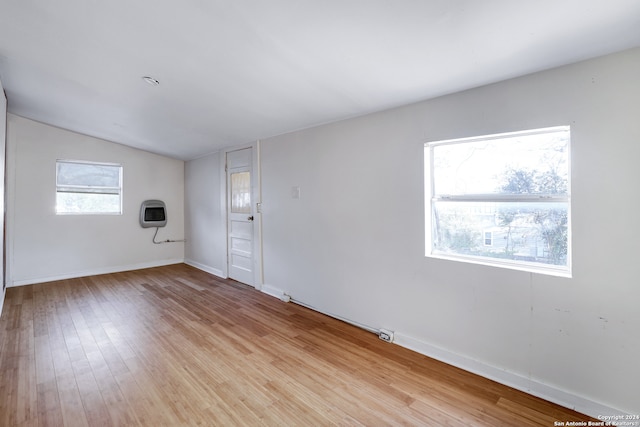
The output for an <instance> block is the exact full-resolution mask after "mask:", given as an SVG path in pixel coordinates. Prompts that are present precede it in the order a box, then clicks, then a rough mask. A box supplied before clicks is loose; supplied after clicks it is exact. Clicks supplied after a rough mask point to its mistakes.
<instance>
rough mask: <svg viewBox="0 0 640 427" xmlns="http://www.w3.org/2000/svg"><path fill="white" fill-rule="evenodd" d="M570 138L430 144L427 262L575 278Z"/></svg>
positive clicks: (558, 131)
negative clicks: (437, 260)
mask: <svg viewBox="0 0 640 427" xmlns="http://www.w3.org/2000/svg"><path fill="white" fill-rule="evenodd" d="M569 142H570V130H569V127H568V126H566V127H555V128H547V129H538V130H533V131H525V132H516V133H508V134H500V135H489V136H482V137H476V138H465V139H457V140H448V141H437V142H431V143H427V144H425V204H426V209H425V213H426V215H425V223H426V228H425V230H426V255H427V256H429V257H438V258H445V259H452V260H457V261H466V262H472V263H479V264H486V265H493V266H500V267H506V268H514V269H520V270H525V271H533V272H540V273H546V274H553V275H560V276H570V272H571V270H570V266H571V256H570V255H571V247H570V242H571V240H570V223H571V221H570V212H571V209H570V207H571V206H570V191H569V190H570V182H569V178H570V169H569V168H570V164H569V162H570V156H569Z"/></svg>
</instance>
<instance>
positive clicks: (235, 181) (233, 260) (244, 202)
mask: <svg viewBox="0 0 640 427" xmlns="http://www.w3.org/2000/svg"><path fill="white" fill-rule="evenodd" d="M251 153H252V149H251V148H246V149H243V150H236V151H231V152H228V153H227V221H228V223H227V234H228V236H227V250H228V253H229V258H228V259H229V261H228V263H229V265H228V271H229V277H230V278H231V279H234V280H237V281H239V282H242V283H246V284H247V285H251V286H253V284H254V274H253V273H254V272H253V265H254V262H253V260H254V253H253V252H254V251H253V247H254V242H253V205H252V200H251V189H252V170H251V169H252V155H251Z"/></svg>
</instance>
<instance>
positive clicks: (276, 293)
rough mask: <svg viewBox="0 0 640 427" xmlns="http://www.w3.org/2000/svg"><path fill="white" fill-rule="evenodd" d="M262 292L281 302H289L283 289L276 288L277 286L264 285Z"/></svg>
mask: <svg viewBox="0 0 640 427" xmlns="http://www.w3.org/2000/svg"><path fill="white" fill-rule="evenodd" d="M260 291H261V292H262V293H265V294H267V295H271V296H272V297H274V298H278V299H279V300H282V301H287V302H288V301H289V296H288V295H287V294H286V293H285V292H284V291H283V290H282V289H280V288H276V287H275V286H272V285H267V284H266V283H263V284H262V288H261V289H260Z"/></svg>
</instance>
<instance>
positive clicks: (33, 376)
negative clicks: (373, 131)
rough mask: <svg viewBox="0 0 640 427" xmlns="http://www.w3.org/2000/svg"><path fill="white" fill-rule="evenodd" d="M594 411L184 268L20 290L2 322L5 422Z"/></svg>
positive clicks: (315, 419)
mask: <svg viewBox="0 0 640 427" xmlns="http://www.w3.org/2000/svg"><path fill="white" fill-rule="evenodd" d="M587 419H588V418H587V417H586V416H584V415H581V414H578V413H576V412H573V411H570V410H568V409H564V408H562V407H559V406H556V405H553V404H551V403H548V402H545V401H543V400H541V399H538V398H535V397H532V396H529V395H527V394H524V393H521V392H518V391H515V390H513V389H510V388H508V387H505V386H502V385H499V384H497V383H495V382H492V381H490V380H487V379H484V378H481V377H478V376H475V375H473V374H470V373H467V372H464V371H462V370H459V369H456V368H454V367H451V366H448V365H445V364H443V363H440V362H437V361H434V360H432V359H429V358H427V357H425V356H422V355H419V354H417V353H414V352H411V351H409V350H406V349H403V348H401V347H399V346H396V345H393V344H388V343H385V342H383V341H381V340H379V339H378V338H377V337H376V336H375V335H374V334H371V333H368V332H365V331H363V330H360V329H358V328H355V327H353V326H351V325H348V324H345V323H343V322H340V321H338V320H335V319H332V318H329V317H326V316H324V315H322V314H319V313H316V312H313V311H311V310H308V309H306V308H303V307H300V306H297V305H295V304H292V303H284V302H281V301H279V300H277V299H275V298H272V297H270V296H267V295H264V294H262V293H260V292H257V291H255V290H253V289H252V288H250V287H248V286H245V285H241V284H239V283H237V282H234V281H231V280H222V279H219V278H216V277H215V276H211V275H209V274H207V273H204V272H201V271H199V270H196V269H194V268H191V267H189V266H186V265H184V264H179V265H174V266H167V267H159V268H153V269H147V270H139V271H133V272H126V273H116V274H108V275H101V276H93V277H87V278H80V279H72V280H62V281H58V282H51V283H46V284H38V285H31V286H23V287H18V288H9V289H8V290H7V296H6V300H5V305H4V312H3V314H2V317H1V318H0V426H62V425H65V426H137V425H140V426H182V425H185V426H190V425H200V426H227V425H249V426H251V425H279V426H310V425H313V426H323V425H366V426H379V425H425V426H470V425H473V426H501V425H504V426H553V425H554V421H570V420H573V421H584V420H587Z"/></svg>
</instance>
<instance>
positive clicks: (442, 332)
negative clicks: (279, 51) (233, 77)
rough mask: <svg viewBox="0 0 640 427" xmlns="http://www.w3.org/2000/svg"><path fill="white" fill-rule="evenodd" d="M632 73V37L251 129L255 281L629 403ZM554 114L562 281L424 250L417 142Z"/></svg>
mask: <svg viewBox="0 0 640 427" xmlns="http://www.w3.org/2000/svg"><path fill="white" fill-rule="evenodd" d="M638 76H640V49H635V50H631V51H627V52H623V53H620V54H616V55H612V56H607V57H603V58H599V59H596V60H592V61H588V62H584V63H580V64H575V65H571V66H567V67H563V68H559V69H555V70H551V71H547V72H542V73H538V74H534V75H530V76H525V77H522V78H518V79H514V80H510V81H505V82H502V83H498V84H495V85H491V86H486V87H482V88H479V89H475V90H470V91H466V92H463V93H458V94H454V95H450V96H445V97H442V98H438V99H434V100H430V101H426V102H423V103H419V104H415V105H410V106H406V107H403V108H398V109H394V110H389V111H385V112H381V113H378V114H373V115H368V116H365V117H360V118H355V119H351V120H347V121H343V122H339V123H334V124H329V125H325V126H321V127H317V128H313V129H308V130H303V131H300V132H295V133H291V134H287V135H282V136H278V137H274V138H270V139H267V140H264V141H263V144H262V158H261V161H262V188H263V215H262V220H263V238H264V242H263V251H264V277H265V284H266V285H267V286H269V287H272V288H277V289H280V290H281V291H283V292H286V293H288V294H290V295H291V296H293V297H294V298H295V299H298V300H300V301H302V302H304V303H307V304H310V305H312V306H314V307H316V308H317V309H319V310H321V311H324V312H327V313H332V314H334V315H338V316H341V317H344V318H348V319H352V320H354V321H356V322H359V323H362V324H365V325H369V326H371V327H374V328H380V327H383V328H387V329H390V330H394V331H396V337H397V339H398V342H399V343H400V344H402V345H406V346H408V347H412V348H415V349H418V350H420V351H423V352H425V353H432V354H436V355H439V357H441V358H443V359H448V360H449V361H452V362H454V363H455V362H458V364H460V365H463V366H466V367H468V368H471V369H474V370H476V371H477V372H480V373H482V374H484V375H486V376H490V377H495V378H498V379H500V380H501V381H503V382H512V383H514V384H516V385H517V386H518V387H520V388H524V389H530V391H532V392H533V393H536V394H540V395H545V396H546V397H549V398H552V399H553V400H555V401H559V402H561V403H564V404H566V405H569V406H574V407H577V408H578V409H579V410H582V411H586V412H589V413H591V415H596V416H597V415H599V414H600V413H599V411H600V410H601V409H602V410H612V409H611V408H615V409H617V410H620V411H625V412H628V413H633V414H638V413H640V399H638V396H639V394H638V384H640V363H638V361H639V360H640V339H638V331H640V309H639V307H640V306H639V301H640V286H639V285H640V262H638V260H637V258H638V254H639V252H638V242H640V227H638V224H637V216H638V212H640V199H639V197H638V190H637V186H638V183H640V167H638V159H640V120H639V119H638V118H639V117H640V102H638V100H639V99H640V84H638ZM556 125H571V130H572V162H573V163H572V169H573V171H572V174H573V176H572V178H573V193H572V194H573V198H572V203H573V278H572V279H566V278H558V277H551V276H543V275H539V274H532V273H525V272H518V271H512V270H502V269H497V268H492V267H485V266H479V265H470V264H464V263H459V262H451V261H444V260H437V259H427V258H425V257H424V196H423V164H422V163H423V144H424V142H426V141H433V140H438V139H448V138H460V137H469V136H476V135H484V134H492V133H499V132H508V131H518V130H525V129H532V128H541V127H549V126H556ZM294 186H299V187H300V190H301V197H300V199H293V198H292V195H291V188H292V187H294ZM600 405H603V406H600ZM602 415H606V414H602Z"/></svg>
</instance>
